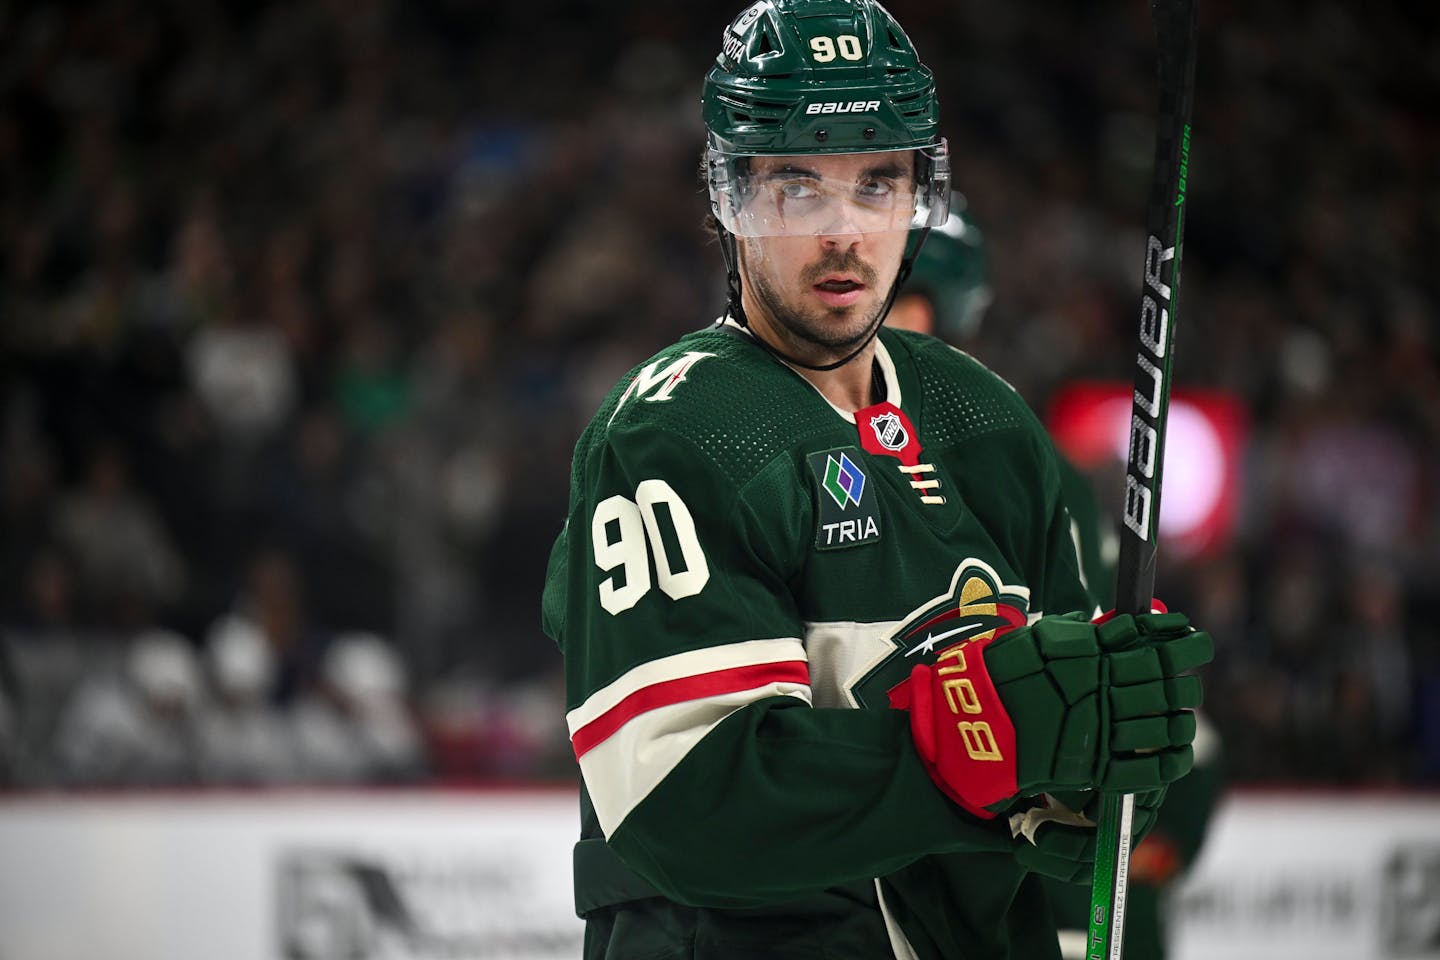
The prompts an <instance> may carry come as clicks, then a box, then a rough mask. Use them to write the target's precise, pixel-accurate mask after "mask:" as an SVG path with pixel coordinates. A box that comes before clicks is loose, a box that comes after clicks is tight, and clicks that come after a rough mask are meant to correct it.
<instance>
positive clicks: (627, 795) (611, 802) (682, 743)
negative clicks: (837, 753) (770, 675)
mask: <svg viewBox="0 0 1440 960" xmlns="http://www.w3.org/2000/svg"><path fill="white" fill-rule="evenodd" d="M797 645H798V644H797ZM681 656H685V654H681ZM779 696H789V697H796V698H798V699H800V700H803V701H805V702H806V703H807V704H808V703H809V702H810V688H809V687H808V686H806V685H803V684H797V683H767V684H765V685H764V686H761V687H757V688H755V689H752V690H737V691H734V692H732V693H725V694H720V695H718V696H713V697H704V698H701V699H698V700H686V701H683V702H681V703H673V704H670V705H668V706H664V707H657V708H656V709H654V710H649V711H647V712H645V713H641V714H639V715H638V716H636V717H634V718H632V719H631V720H630V721H629V722H627V723H626V724H625V725H624V726H622V727H621V728H620V729H618V730H616V731H615V732H614V733H613V734H611V735H610V736H609V737H607V738H606V739H605V740H603V741H602V742H600V743H599V744H597V745H596V746H595V747H593V748H592V749H590V750H589V751H587V752H586V753H585V754H584V755H583V756H581V757H580V772H581V774H582V775H583V776H584V778H585V787H586V789H587V790H588V791H589V793H590V800H591V802H592V803H593V804H594V807H595V815H596V817H597V818H598V819H599V821H600V829H601V830H603V831H604V832H605V836H606V837H607V838H608V837H609V836H610V835H611V834H613V833H614V832H615V830H616V829H617V828H618V827H619V826H620V824H621V823H623V822H624V821H625V818H626V817H627V816H629V814H630V811H631V810H633V809H635V807H636V806H637V805H638V804H639V803H640V801H642V800H644V799H645V798H646V797H647V796H649V795H650V791H652V790H654V789H655V787H656V785H657V784H659V783H660V781H661V780H664V779H665V777H666V775H668V774H669V773H670V771H671V770H673V769H675V766H676V765H677V764H678V763H680V761H681V760H683V759H685V755H686V754H688V753H689V752H690V750H691V749H692V748H693V747H694V746H695V745H696V744H697V743H699V742H700V741H701V740H702V739H703V738H704V737H705V735H706V734H708V733H709V732H710V731H711V730H713V729H714V728H715V727H716V726H717V725H718V724H719V723H720V722H721V721H722V720H724V719H725V718H726V717H728V716H730V715H731V714H732V713H734V712H735V711H736V710H739V709H741V708H742V707H745V706H747V705H749V704H751V703H754V702H756V701H757V700H762V699H765V698H766V697H779Z"/></svg>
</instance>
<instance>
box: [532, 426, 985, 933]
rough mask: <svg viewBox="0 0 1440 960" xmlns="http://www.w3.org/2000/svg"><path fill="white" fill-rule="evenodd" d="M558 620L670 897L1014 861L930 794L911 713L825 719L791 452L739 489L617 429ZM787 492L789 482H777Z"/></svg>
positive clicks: (573, 701) (590, 500)
mask: <svg viewBox="0 0 1440 960" xmlns="http://www.w3.org/2000/svg"><path fill="white" fill-rule="evenodd" d="M576 471H577V476H576V487H575V489H574V490H573V491H572V509H571V513H570V516H569V518H568V520H567V523H566V527H565V531H564V533H562V535H561V539H560V542H558V543H557V544H556V547H555V550H554V552H553V554H552V560H551V567H550V572H549V575H548V578H547V587H546V598H545V605H544V606H545V623H546V626H547V629H548V630H549V631H550V632H551V634H552V636H554V637H555V639H556V640H557V641H558V642H559V643H560V645H561V646H562V648H563V650H564V652H565V659H566V670H567V691H568V693H567V697H568V702H567V711H568V713H567V722H568V725H569V731H570V736H571V743H572V745H573V747H574V751H575V754H576V757H577V758H578V760H579V763H580V768H581V773H582V776H583V779H584V782H585V787H586V791H587V793H588V794H589V797H590V799H591V802H592V803H593V806H594V811H595V814H596V817H597V819H598V822H599V825H600V827H601V829H602V831H603V834H604V836H605V838H606V839H607V841H608V842H609V844H610V845H611V847H612V848H613V849H614V850H615V852H616V853H617V854H619V856H620V857H621V859H623V860H624V861H625V862H626V864H627V865H628V866H630V868H631V869H633V870H634V871H635V872H636V873H638V874H639V875H640V876H642V877H643V878H644V879H645V880H647V881H648V882H649V883H651V884H652V885H653V886H654V887H656V888H657V889H658V890H659V891H660V892H661V893H663V894H665V895H666V896H668V897H670V898H672V899H674V900H677V901H679V902H681V903H686V904H690V905H695V906H712V907H743V906H750V905H758V904H762V903H771V902H777V901H782V900H786V899H790V898H795V897H799V896H804V895H807V894H811V893H815V892H818V891H820V890H823V889H825V888H828V887H833V886H836V885H838V884H841V883H845V882H848V881H853V880H858V879H863V878H870V877H876V876H880V875H883V874H886V873H889V872H891V871H894V870H896V869H899V868H900V867H902V866H904V865H906V864H907V863H910V862H912V861H914V860H916V859H917V858H919V857H921V856H923V855H925V854H929V853H940V852H952V851H961V850H992V851H999V850H1004V849H1006V848H1007V839H1008V838H1007V836H1006V835H1005V834H1004V832H1003V831H1002V830H1001V829H1000V828H999V827H997V825H996V824H995V823H994V822H990V823H982V822H981V821H979V820H977V819H975V818H972V817H970V816H969V815H968V814H966V813H964V812H963V811H962V810H960V809H959V808H958V807H956V806H955V805H954V804H952V803H951V802H950V801H949V800H948V798H946V797H945V796H944V795H943V794H942V793H940V791H939V790H938V789H936V788H935V786H934V785H933V783H932V782H931V781H930V778H929V776H928V774H927V773H926V772H925V770H924V768H923V766H922V765H921V763H920V760H919V758H918V756H917V755H916V753H915V751H914V748H913V747H912V745H911V742H910V735H909V727H908V721H907V717H906V715H905V714H903V713H901V712H899V711H896V710H888V709H883V710H854V709H843V708H834V709H830V708H815V707H813V706H812V704H811V694H810V678H809V664H808V661H807V657H806V650H805V645H804V642H803V637H804V624H803V622H802V620H801V617H800V614H799V612H798V611H797V610H796V608H795V605H794V603H793V601H792V600H791V592H790V590H789V587H788V583H789V582H790V581H791V578H792V577H793V576H794V575H795V572H796V569H795V568H796V565H797V564H798V563H799V562H800V560H801V558H802V557H803V555H804V549H805V547H804V540H803V535H802V534H801V533H800V532H799V531H800V525H801V524H802V523H803V522H804V521H803V520H796V519H795V517H796V516H797V515H799V514H801V513H803V512H804V511H805V510H806V509H808V507H806V505H804V504H802V503H800V502H799V501H798V499H797V500H796V501H795V502H789V501H787V500H786V496H787V494H784V493H777V492H776V491H783V490H790V491H801V492H798V493H797V492H792V493H790V494H788V496H790V497H793V498H798V497H800V496H802V495H804V494H803V491H805V489H806V487H805V485H804V484H803V483H802V482H800V478H799V477H798V476H796V477H790V478H788V480H789V482H786V483H778V482H766V479H767V478H766V473H767V472H768V471H781V472H785V471H789V472H790V473H795V472H797V468H796V466H795V465H794V464H792V463H790V462H789V459H788V458H786V457H784V456H780V457H777V458H776V459H775V460H773V461H772V462H771V463H770V464H769V465H768V466H766V467H765V468H764V469H763V470H762V471H760V473H759V474H758V475H757V476H756V477H754V478H752V479H751V480H748V481H747V482H745V483H743V484H736V483H735V482H734V481H733V480H732V479H731V478H730V477H728V476H727V475H726V474H725V473H724V471H723V470H720V469H719V468H718V467H717V466H716V465H715V464H714V463H713V462H712V461H710V460H709V458H707V456H706V455H705V454H704V452H703V451H702V450H701V449H700V447H699V446H697V445H696V444H695V443H693V442H692V441H690V440H689V439H688V438H686V437H682V436H678V435H675V434H671V433H667V432H664V431H660V430H655V429H644V428H640V427H637V428H630V427H625V428H621V429H616V430H613V431H611V432H610V433H608V434H607V435H606V436H605V437H604V439H603V440H601V441H600V442H599V443H597V444H595V445H594V446H593V447H592V448H591V450H590V452H589V454H588V455H587V456H586V457H585V458H583V461H582V460H581V459H577V462H576ZM769 479H771V480H773V479H774V478H773V477H771V478H769Z"/></svg>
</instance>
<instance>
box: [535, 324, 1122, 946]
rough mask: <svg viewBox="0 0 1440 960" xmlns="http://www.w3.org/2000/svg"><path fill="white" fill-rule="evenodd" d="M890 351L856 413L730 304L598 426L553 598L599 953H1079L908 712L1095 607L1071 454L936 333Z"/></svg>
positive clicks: (582, 448) (895, 342) (895, 339)
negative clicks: (1028, 637)
mask: <svg viewBox="0 0 1440 960" xmlns="http://www.w3.org/2000/svg"><path fill="white" fill-rule="evenodd" d="M874 369H875V376H876V378H877V380H878V381H879V383H880V385H881V386H882V388H883V391H882V392H883V396H884V401H883V402H882V403H878V404H876V405H875V406H872V407H869V408H866V409H865V410H862V411H858V412H857V413H855V414H849V413H846V412H843V411H841V410H840V409H838V408H836V407H834V406H832V405H831V404H830V403H829V402H828V401H827V400H826V399H825V398H824V397H823V396H822V395H821V394H820V393H819V392H818V391H817V390H816V389H815V388H814V387H813V386H811V385H810V384H809V382H808V381H806V380H805V379H804V378H802V377H801V376H799V375H798V374H797V373H796V372H795V371H793V370H792V369H790V368H789V367H787V366H785V365H784V364H783V363H781V362H779V361H778V360H776V359H775V358H774V357H772V356H771V355H770V354H768V353H766V352H765V351H763V350H762V349H761V348H759V347H758V346H757V345H756V344H755V343H754V342H753V341H752V340H751V339H750V337H749V335H748V334H747V333H745V332H743V331H741V330H739V329H738V328H736V327H734V326H733V324H720V325H717V326H715V327H711V328H709V329H706V330H702V331H698V332H695V333H692V334H690V335H688V336H686V337H684V338H682V339H681V340H680V341H679V342H678V343H677V344H676V345H675V346H674V347H672V348H670V349H667V350H664V351H662V352H661V353H659V354H657V355H656V356H655V357H654V358H652V359H650V360H649V361H647V362H645V363H643V364H641V365H640V366H639V367H637V368H635V370H633V371H631V373H630V374H629V375H628V376H627V377H625V378H624V379H622V381H621V382H620V384H618V385H617V386H616V388H615V389H614V391H612V393H611V395H610V396H609V397H608V398H607V399H606V401H605V402H604V403H603V404H602V406H601V408H600V410H599V412H598V414H597V415H596V417H595V419H594V420H593V421H592V422H591V424H590V426H589V427H588V428H587V429H586V431H585V432H584V434H583V435H582V436H581V438H580V441H579V443H578V444H577V447H576V451H575V458H574V463H573V473H572V480H571V495H570V506H569V515H568V517H567V519H566V522H565V527H564V530H563V531H562V533H561V535H560V537H559V539H558V540H557V542H556V543H555V546H554V549H553V551H552V553H551V558H550V567H549V570H548V573H547V582H546V588H545V596H544V605H543V618H544V626H545V630H546V632H547V633H548V634H549V635H550V636H551V637H553V638H554V639H555V640H556V641H557V642H558V643H559V644H560V646H561V648H562V650H563V651H564V654H565V663H566V683H567V706H566V709H567V721H568V725H569V731H570V735H571V741H572V745H573V747H574V750H575V755H576V757H577V758H578V760H579V764H580V769H581V772H582V776H583V781H584V790H583V795H582V816H581V821H582V823H581V840H580V843H579V844H578V845H577V847H576V851H575V870H576V876H575V884H576V901H577V909H578V910H579V912H580V913H581V915H582V916H585V917H587V919H588V921H589V924H588V928H587V945H586V955H587V957H625V958H630V957H642V956H643V957H655V958H661V957H697V958H698V957H704V958H712V957H713V958H729V957H735V958H741V957H744V958H821V957H824V958H841V960H845V958H852V957H853V958H866V960H871V958H875V957H891V956H893V957H896V958H902V960H903V958H918V960H940V958H964V960H990V958H996V960H999V958H1012V960H1021V958H1023V960H1029V958H1041V957H1044V958H1053V957H1056V956H1058V950H1057V946H1056V939H1055V929H1054V924H1053V921H1052V920H1051V919H1050V916H1049V911H1048V908H1047V906H1046V903H1045V899H1044V895H1043V893H1041V892H1040V885H1039V883H1038V878H1035V877H1032V876H1029V875H1027V874H1026V873H1025V872H1024V870H1023V869H1021V868H1020V866H1019V865H1018V864H1017V863H1016V861H1015V859H1014V857H1013V855H1012V853H1011V851H1012V850H1013V849H1014V846H1013V844H1015V843H1016V842H1017V841H1015V840H1013V839H1012V838H1011V835H1010V831H1009V829H1008V827H1007V825H1006V820H1005V817H1003V816H1001V817H997V818H996V819H994V820H988V821H987V820H981V819H979V818H977V817H974V816H972V815H970V814H968V813H966V812H965V811H963V810H961V809H960V808H959V807H957V806H956V805H955V804H954V803H952V802H951V801H950V800H949V799H948V798H947V797H946V796H945V795H944V794H943V793H941V792H940V790H939V789H938V788H936V787H935V786H934V784H933V783H932V782H931V780H930V778H929V776H928V775H927V773H926V772H925V769H924V767H923V766H922V764H921V761H920V759H919V757H918V756H917V754H916V753H915V751H914V748H913V747H912V745H911V740H910V732H909V725H908V717H907V716H906V714H904V713H903V712H901V711H899V710H894V709H891V708H890V705H889V693H890V691H891V690H892V689H893V688H894V687H895V686H896V685H898V684H900V683H901V682H903V681H904V680H905V678H906V677H908V675H909V672H910V670H911V668H912V667H913V666H914V665H915V664H916V663H917V662H921V661H932V660H933V659H934V658H935V656H936V655H937V654H938V653H939V652H940V651H941V650H943V649H944V648H945V647H946V646H949V645H950V644H952V643H954V642H957V641H958V640H959V639H961V638H968V637H975V636H984V635H985V633H986V632H987V631H994V630H996V629H999V628H1002V627H1005V626H1007V625H1009V626H1015V625H1019V624H1024V623H1026V622H1033V621H1034V620H1035V619H1037V618H1038V617H1040V616H1041V615H1042V614H1046V613H1054V614H1058V613H1066V612H1070V611H1076V610H1083V611H1086V612H1089V611H1092V610H1093V609H1094V607H1093V603H1092V601H1091V599H1090V597H1089V595H1088V594H1087V592H1086V590H1085V588H1084V587H1083V586H1082V584H1081V580H1080V577H1079V574H1078V571H1077V563H1076V557H1075V547H1074V544H1073V542H1072V540H1071V529H1070V527H1071V525H1070V520H1069V517H1068V515H1067V514H1066V512H1065V509H1064V507H1063V506H1062V504H1061V499H1060V485H1059V479H1058V474H1057V468H1056V461H1055V454H1054V451H1053V450H1052V448H1051V445H1050V441H1049V439H1048V437H1047V436H1046V434H1045V432H1044V430H1043V429H1042V427H1041V426H1040V425H1039V423H1038V422H1037V421H1036V419H1035V418H1034V416H1033V415H1032V413H1031V412H1030V410H1029V409H1028V408H1027V407H1026V405H1025V403H1024V402H1023V401H1022V400H1021V398H1020V397H1019V396H1017V395H1016V394H1015V392H1014V391H1013V390H1012V389H1010V387H1009V386H1008V385H1007V384H1005V383H1004V382H1003V381H1002V380H1000V379H999V378H998V377H996V376H995V375H994V374H992V373H990V372H989V371H988V370H986V369H985V368H984V367H983V366H981V365H980V364H979V363H978V362H977V361H975V360H974V359H973V358H971V357H970V356H968V355H967V354H965V353H962V352H960V351H958V350H955V349H954V348H951V347H949V346H947V345H945V344H944V343H942V342H941V341H939V340H936V339H933V338H930V337H926V336H921V335H918V334H911V333H906V332H904V331H897V330H892V329H890V328H884V329H882V330H881V332H880V334H879V337H878V339H877V341H876V350H875V361H874ZM1018 842H1024V841H1023V840H1021V841H1018Z"/></svg>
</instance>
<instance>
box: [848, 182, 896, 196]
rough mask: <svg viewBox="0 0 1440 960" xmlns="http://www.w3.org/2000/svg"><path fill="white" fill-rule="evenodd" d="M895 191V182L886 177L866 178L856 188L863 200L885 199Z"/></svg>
mask: <svg viewBox="0 0 1440 960" xmlns="http://www.w3.org/2000/svg"><path fill="white" fill-rule="evenodd" d="M894 192H895V182H894V181H893V180H889V179H885V178H880V179H875V180H866V181H865V182H864V183H862V184H860V186H859V187H857V188H856V190H855V193H856V195H857V196H859V197H860V199H862V200H883V199H885V198H887V197H889V196H891V195H892V194H893V193H894Z"/></svg>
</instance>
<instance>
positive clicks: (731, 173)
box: [708, 140, 950, 237]
mask: <svg viewBox="0 0 1440 960" xmlns="http://www.w3.org/2000/svg"><path fill="white" fill-rule="evenodd" d="M708 167H709V181H710V207H711V210H712V211H713V212H714V214H715V218H716V219H717V220H719V221H720V224H721V226H723V227H724V228H725V229H726V230H728V231H730V232H731V233H733V234H735V235H736V236H740V237H782V236H825V235H842V234H856V233H885V232H892V231H902V230H911V229H914V228H916V227H935V226H939V225H940V224H943V223H944V222H945V218H946V216H947V215H948V214H949V205H950V156H949V152H948V150H947V149H946V146H945V141H943V140H941V141H940V142H939V143H936V144H932V145H930V146H929V147H923V148H919V149H915V150H890V151H880V152H874V153H834V154H807V155H802V156H774V155H765V156H752V155H745V154H733V153H725V152H724V151H721V150H718V149H715V148H713V147H712V148H711V150H710V151H709V156H708Z"/></svg>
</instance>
